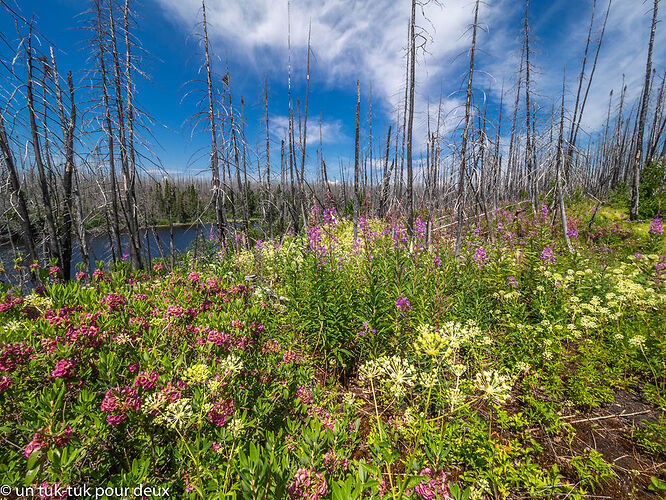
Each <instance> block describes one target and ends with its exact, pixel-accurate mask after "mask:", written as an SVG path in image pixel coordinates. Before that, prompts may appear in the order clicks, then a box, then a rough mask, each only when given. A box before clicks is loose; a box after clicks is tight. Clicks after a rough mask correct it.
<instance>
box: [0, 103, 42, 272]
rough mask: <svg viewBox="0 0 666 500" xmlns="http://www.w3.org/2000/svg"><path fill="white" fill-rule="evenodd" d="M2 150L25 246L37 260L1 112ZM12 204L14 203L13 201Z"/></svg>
mask: <svg viewBox="0 0 666 500" xmlns="http://www.w3.org/2000/svg"><path fill="white" fill-rule="evenodd" d="M0 152H1V153H2V161H3V163H4V165H5V168H6V169H7V174H8V176H9V186H10V189H11V196H12V198H11V199H12V201H13V199H16V206H15V210H16V213H17V215H18V218H19V224H20V226H21V237H22V240H23V246H24V247H25V250H26V252H27V253H28V257H29V258H30V261H31V263H32V262H37V261H38V260H39V254H38V253H37V247H36V246H35V234H34V232H33V230H32V224H31V223H30V215H29V212H28V205H27V203H26V201H25V196H24V195H23V191H22V190H21V182H20V180H19V175H18V170H17V169H16V163H15V162H14V155H13V154H12V149H11V143H10V142H9V137H8V136H7V131H6V129H5V119H4V114H3V113H0ZM12 205H14V204H13V203H12Z"/></svg>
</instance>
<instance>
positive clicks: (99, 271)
mask: <svg viewBox="0 0 666 500" xmlns="http://www.w3.org/2000/svg"><path fill="white" fill-rule="evenodd" d="M102 278H104V270H102V269H95V272H94V273H93V279H94V280H97V279H102Z"/></svg>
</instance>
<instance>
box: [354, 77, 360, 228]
mask: <svg viewBox="0 0 666 500" xmlns="http://www.w3.org/2000/svg"><path fill="white" fill-rule="evenodd" d="M360 113H361V82H360V80H356V135H355V141H354V239H356V236H357V234H358V216H359V199H358V197H359V195H358V175H359V163H358V154H359V151H358V149H359V125H360V124H359V120H360Z"/></svg>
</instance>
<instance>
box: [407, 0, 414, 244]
mask: <svg viewBox="0 0 666 500" xmlns="http://www.w3.org/2000/svg"><path fill="white" fill-rule="evenodd" d="M410 26H411V30H410V32H411V34H410V45H411V47H412V49H411V51H410V59H409V74H410V78H409V118H408V121H407V232H408V234H409V235H410V236H411V235H412V233H413V231H414V192H413V191H414V171H413V167H412V139H413V132H414V72H415V66H416V33H415V29H416V0H412V21H411V25H410Z"/></svg>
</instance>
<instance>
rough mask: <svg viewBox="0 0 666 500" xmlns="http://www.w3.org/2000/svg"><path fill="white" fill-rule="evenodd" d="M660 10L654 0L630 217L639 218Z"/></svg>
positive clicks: (656, 0) (657, 0) (656, 1)
mask: <svg viewBox="0 0 666 500" xmlns="http://www.w3.org/2000/svg"><path fill="white" fill-rule="evenodd" d="M658 11H659V0H654V8H653V11H652V29H651V30H650V43H649V45H648V54H647V63H646V66H645V83H644V85H643V99H642V103H641V108H640V118H639V119H638V130H637V133H636V156H635V161H634V179H633V185H632V192H631V210H630V211H629V218H630V219H631V220H637V219H638V204H639V201H640V200H639V197H640V195H639V189H640V186H641V166H642V162H643V133H644V130H645V118H646V116H647V110H648V103H649V100H650V76H651V74H652V49H653V47H654V35H655V32H656V31H657V14H658Z"/></svg>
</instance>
